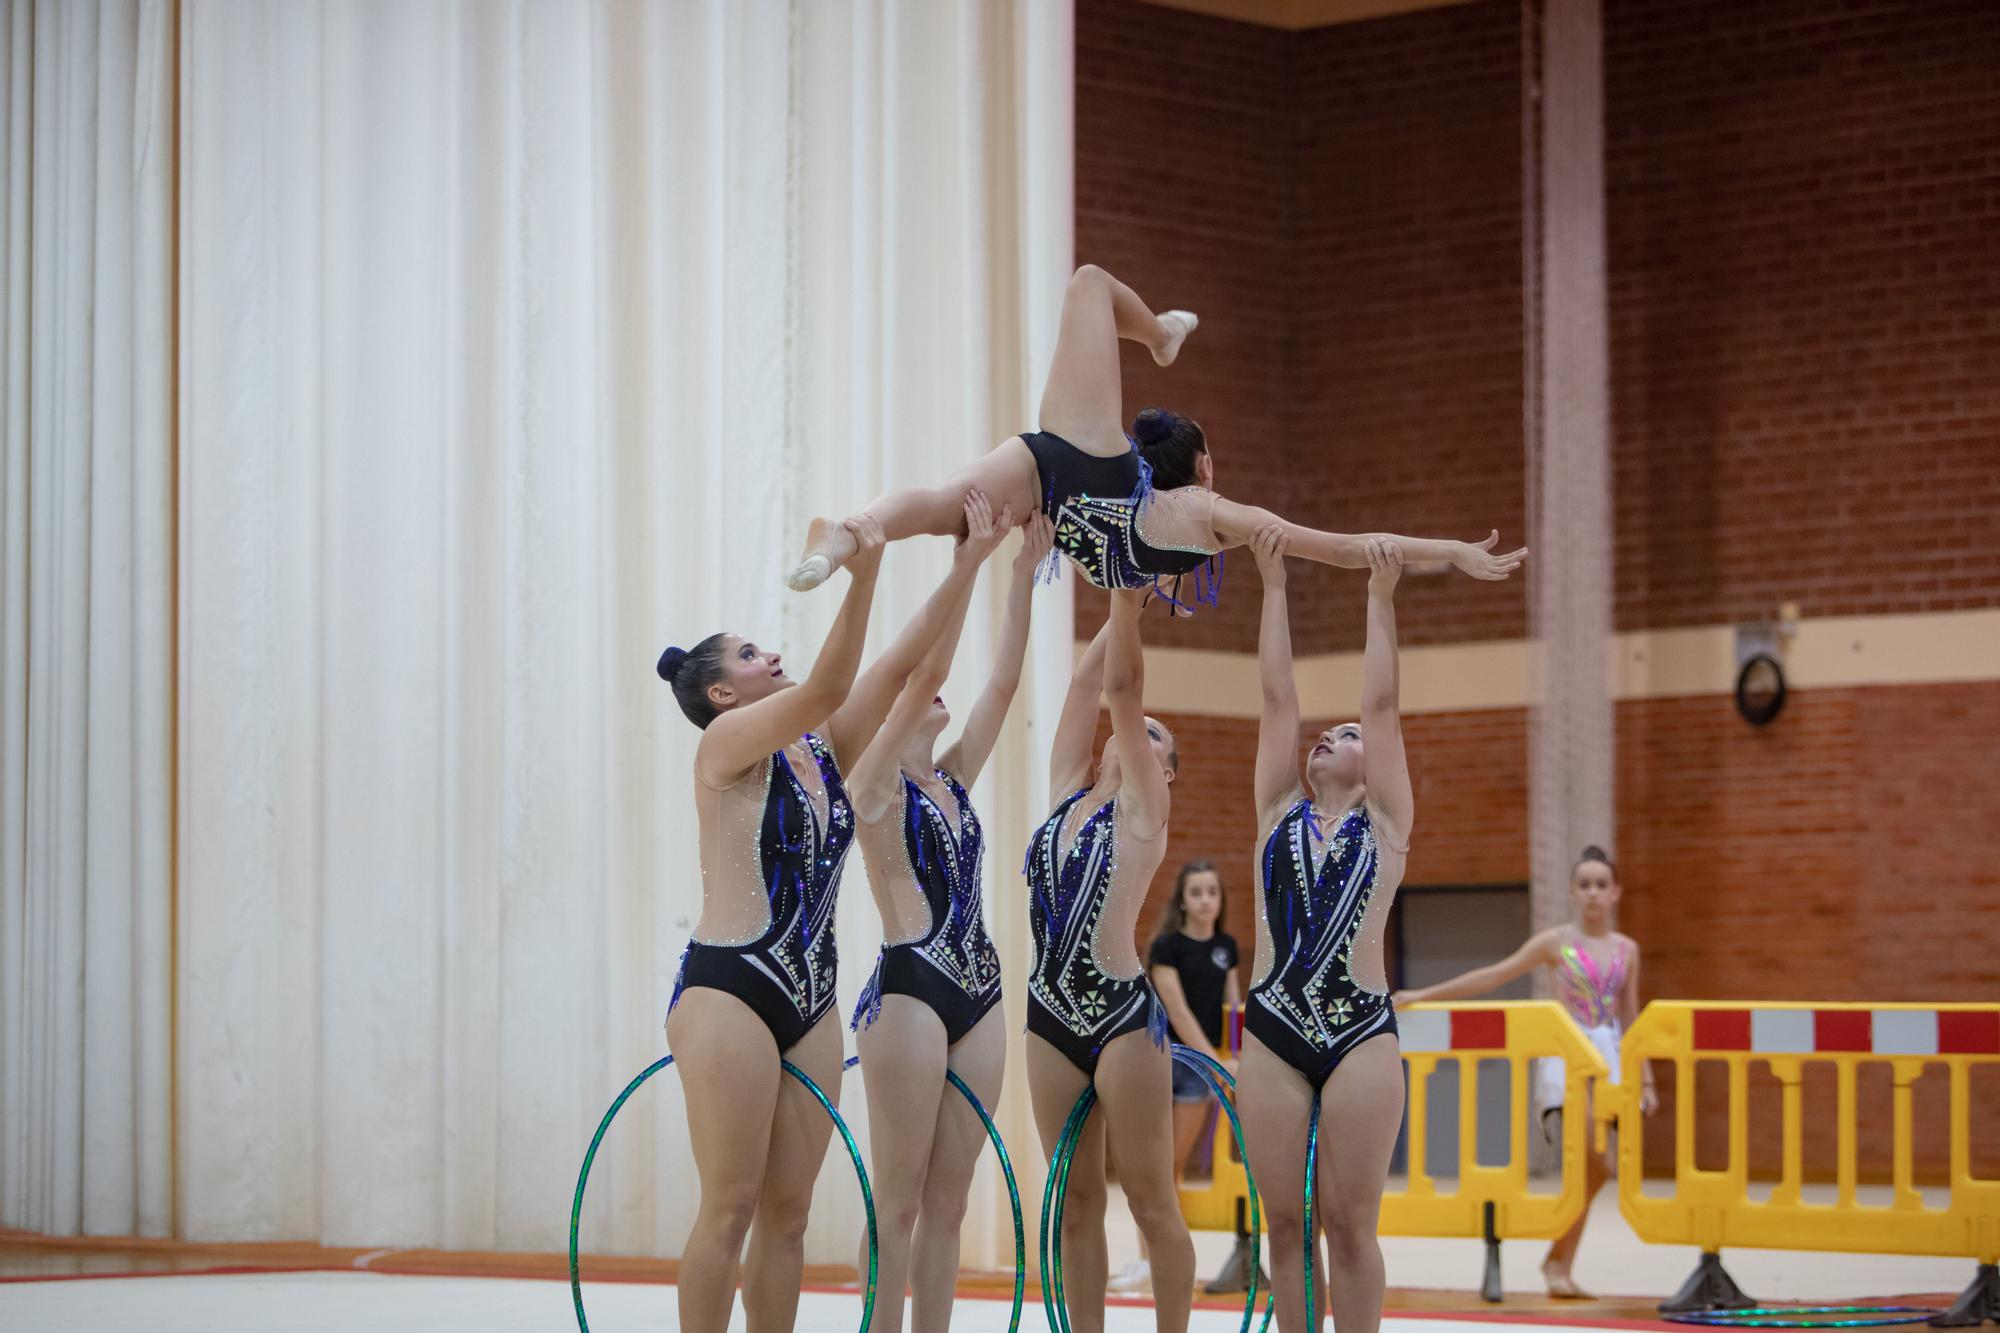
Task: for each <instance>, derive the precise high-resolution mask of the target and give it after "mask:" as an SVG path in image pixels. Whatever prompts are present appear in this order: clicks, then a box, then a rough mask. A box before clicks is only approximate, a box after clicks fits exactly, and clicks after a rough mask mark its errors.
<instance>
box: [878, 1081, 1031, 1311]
mask: <svg viewBox="0 0 2000 1333" xmlns="http://www.w3.org/2000/svg"><path fill="white" fill-rule="evenodd" d="M944 1076H945V1079H946V1080H947V1081H948V1082H949V1083H950V1084H951V1086H953V1087H954V1088H957V1089H958V1090H959V1091H960V1092H961V1093H963V1094H964V1095H965V1100H966V1101H968V1102H970V1103H971V1104H972V1109H973V1112H974V1113H975V1114H976V1115H978V1117H979V1123H980V1124H982V1125H984V1126H986V1137H987V1138H988V1139H989V1140H991V1141H992V1144H993V1151H994V1152H996V1153H998V1154H999V1155H1000V1170H1001V1171H1002V1172H1003V1173H1005V1175H1006V1177H1007V1200H1008V1202H1009V1203H1011V1204H1013V1205H1014V1314H1013V1317H1012V1318H1010V1319H1008V1321H1007V1333H1016V1330H1018V1329H1019V1328H1020V1327H1021V1297H1022V1295H1023V1294H1024V1293H1025V1292H1026V1290H1027V1285H1028V1231H1027V1228H1026V1227H1025V1226H1024V1225H1022V1220H1021V1190H1020V1187H1019V1186H1018V1185H1017V1184H1016V1183H1015V1181H1014V1163H1013V1162H1012V1161H1010V1160H1009V1159H1008V1157H1007V1145H1006V1144H1004V1143H1002V1142H1001V1141H1000V1130H999V1127H998V1126H996V1125H995V1124H994V1123H993V1117H992V1116H990V1115H988V1114H987V1113H986V1107H985V1106H984V1105H982V1104H981V1103H980V1100H979V1098H978V1097H977V1096H975V1095H974V1094H973V1091H972V1089H971V1088H968V1087H967V1086H965V1080H964V1079H962V1078H960V1077H959V1076H958V1075H957V1074H956V1073H954V1072H952V1071H951V1070H949V1069H947V1070H945V1071H944ZM863 1327H866V1325H865V1324H864V1325H863Z"/></svg>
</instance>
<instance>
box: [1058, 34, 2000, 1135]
mask: <svg viewBox="0 0 2000 1333" xmlns="http://www.w3.org/2000/svg"><path fill="white" fill-rule="evenodd" d="M1518 13H1519V11H1518V8H1517V7H1516V6H1514V5H1511V4H1503V3H1498V2H1497V0H1482V2H1481V3H1472V4H1465V5H1459V6H1454V7H1450V8H1445V9H1438V10H1431V11H1425V12H1420V13H1416V14H1409V15H1403V16H1398V17H1393V18H1387V19H1381V20H1376V21H1373V22H1368V23H1360V24H1350V25H1343V26H1340V27H1334V28H1327V29H1321V30H1317V31H1313V32H1309V33H1303V34H1286V33H1280V32H1274V31H1270V30H1264V29H1258V28H1253V27H1249V26H1247V25H1241V24H1233V23H1228V22H1225V21H1221V20H1216V19H1209V18H1204V17H1200V16H1195V15H1189V14H1183V13H1179V12H1177V11H1172V10H1167V9H1162V8H1156V7H1153V6H1149V5H1144V4H1137V3H1130V2H1129V0H1079V4H1078V10H1077V29H1078V41H1079V49H1078V66H1077V78H1078V89H1077V99H1078V100H1077V108H1078V125H1077V154H1078V182H1077V184H1078V190H1077V208H1078V213H1077V244H1078V257H1079V259H1082V260H1090V261H1094V262H1097V263H1101V264H1103V265H1105V266H1106V267H1108V268H1110V269H1112V271H1114V272H1117V273H1119V274H1121V275H1122V276H1124V277H1126V278H1127V279H1128V280H1130V281H1131V282H1133V284H1134V285H1135V286H1136V287H1137V288H1138V290H1139V291H1140V292H1141V293H1142V294H1144V295H1146V296H1148V297H1149V298H1151V299H1153V300H1155V301H1156V302H1158V303H1159V304H1162V305H1167V304H1174V305H1190V306H1192V307H1193V308H1195V309H1197V310H1200V311H1201V313H1202V315H1203V326H1202V330H1201V332H1200V333H1199V334H1198V335H1197V337H1196V341H1195V342H1194V343H1191V344H1190V350H1189V352H1188V355H1187V359H1186V361H1185V362H1184V364H1183V365H1182V366H1177V367H1176V368H1174V369H1173V370H1172V371H1166V372H1163V371H1159V370H1157V369H1155V368H1154V367H1153V366H1152V365H1151V363H1150V361H1148V360H1146V358H1145V356H1144V354H1143V353H1142V352H1138V351H1136V349H1135V350H1134V351H1133V352H1132V353H1130V354H1128V356H1127V359H1126V367H1127V381H1126V389H1127V398H1128V406H1130V407H1133V408H1136V407H1137V406H1140V405H1142V404H1144V403H1146V402H1153V401H1164V402H1167V403H1169V404H1171V405H1174V406H1179V407H1183V408H1184V409H1186V410H1188V411H1191V412H1193V413H1194V414H1195V415H1196V416H1197V417H1199V418H1200V419H1201V420H1202V421H1203V422H1204V424H1205V425H1207V426H1208V427H1209V429H1210V432H1211V436H1212V439H1213V443H1214V446H1215V449H1216V452H1217V468H1218V480H1219V485H1220V487H1221V489H1223V490H1224V491H1225V493H1229V494H1232V495H1235V496H1237V497H1238V498H1241V499H1245V500H1250V501H1254V502H1258V503H1263V504H1268V505H1270V506H1272V507H1273V508H1277V509H1280V510H1282V511H1283V512H1285V513H1287V514H1288V515H1290V516H1292V517H1294V518H1296V519H1298V520H1300V521H1302V522H1308V523H1312V524H1314V525H1315V526H1321V527H1328V528H1336V529H1341V528H1345V529H1354V528H1363V527H1380V528H1390V529H1399V530H1404V531H1411V532H1420V533H1427V534H1428V533H1438V534H1447V535H1459V534H1466V535H1471V534H1475V533H1479V532H1483V531H1484V530H1485V529H1486V528H1488V527H1492V526H1499V527H1501V528H1502V529H1503V530H1504V532H1505V533H1506V535H1508V536H1510V537H1511V536H1513V535H1515V534H1517V533H1518V532H1519V531H1520V527H1521V522H1522V515H1521V488H1522V473H1521V466H1520V453H1521V440H1520V425H1519V419H1520V356H1521V333H1520V328H1521V319H1520V281H1519V273H1520V240H1521V233H1520V226H1519V210H1520V203H1521V198H1520V156H1519V144H1520V138H1519V135H1520V128H1519V120H1518V101H1517V99H1518V95H1519V91H1518V80H1519V66H1518V61H1519V50H1520V33H1519V29H1518ZM1606 29H1607V35H1606V76H1607V99H1606V136H1607V147H1606V151H1607V160H1606V170H1607V185H1608V217H1607V226H1608V241H1609V256H1610V264H1611V275H1610V279H1611V315H1612V337H1613V346H1612V365H1613V385H1612V389H1613V401H1612V410H1613V434H1614V484H1615V487H1616V495H1615V513H1614V517H1615V523H1616V539H1615V549H1614V551H1613V552H1612V555H1613V557H1614V559H1615V579H1616V583H1615V587H1616V617H1617V623H1618V626H1619V628H1620V629H1625V630H1632V629H1648V628H1669V627H1675V626H1684V625H1700V624H1714V623H1728V622H1734V621H1739V620H1747V619H1753V618H1759V617H1762V616H1764V615H1766V614H1768V613H1769V612H1770V611H1771V610H1773V609H1775V607H1776V605H1777V604H1778V603H1780V602H1783V601H1797V602H1798V603H1799V604H1800V606H1801V609H1802V610H1803V612H1804V613H1805V614H1806V615H1808V616H1822V615H1845V614H1872V613H1889V612H1914V611H1943V610H1951V609H1957V608H1966V607H1988V606H1996V605H2000V314H1996V313H1994V312H1995V311H2000V128H1996V127H2000V83H1996V82H1995V81H1994V79H1993V77H1992V73H1991V71H1992V70H1994V69H1996V68H2000V22H1995V20H1994V16H1993V9H1992V6H1991V5H1990V4H1987V3H1984V2H1983V0H1849V2H1848V3H1844V4H1842V5H1839V6H1829V5H1825V4H1823V3H1821V2H1820V0H1770V2H1769V3H1761V4H1758V5H1741V4H1735V3H1731V2H1730V0H1611V2H1610V3H1608V4H1607V18H1606ZM1162 195H1164V196H1166V197H1167V199H1168V202H1170V203H1171V205H1172V207H1162V206H1158V203H1157V200H1158V198H1159V197H1160V196H1162ZM1256 582H1257V580H1256V574H1255V571H1254V568H1252V567H1250V565H1249V562H1248V560H1247V558H1244V559H1239V560H1238V561H1237V563H1236V565H1235V567H1234V568H1232V570H1231V573H1230V575H1229V578H1228V580H1227V582H1226V584H1225V589H1224V605H1223V606H1222V608H1221V609H1220V610H1219V611H1216V612H1205V613H1204V614H1203V615H1202V616H1201V617H1200V618H1199V619H1197V620H1195V621H1192V622H1189V621H1179V622H1168V621H1167V620H1165V619H1164V618H1154V617H1148V622H1147V638H1148V641H1149V642H1153V643H1166V642H1171V643H1174V644H1176V645H1181V646H1190V647H1204V648H1221V649H1229V650H1237V651H1252V650H1254V647H1255V620H1256V609H1257V595H1256ZM1293 589H1294V592H1293V608H1294V619H1295V625H1294V633H1295V640H1296V646H1297V648H1298V650H1299V651H1300V652H1301V653H1313V652H1327V651H1336V650H1349V649H1355V648H1358V647H1359V646H1360V637H1361V629H1362V619H1361V614H1362V607H1363V601H1364V595H1365V594H1364V588H1363V584H1362V580H1361V579H1360V578H1359V576H1356V575H1341V574H1336V573H1332V572H1324V573H1318V572H1311V571H1303V570H1302V571H1300V573H1299V574H1297V575H1295V576H1294V579H1293ZM1525 591H1526V589H1525V584H1524V583H1521V582H1516V583H1513V584H1509V585H1503V586H1500V587H1494V586H1490V585H1476V584H1473V583H1471V582H1469V581H1467V580H1465V579H1463V578H1461V577H1459V576H1456V575H1450V576H1445V577H1442V578H1437V579H1423V578H1411V579H1406V581H1405V586H1404V590H1403V592H1402V593H1401V595H1400V597H1399V602H1400V604H1401V605H1400V608H1399V610H1400V617H1399V619H1400V621H1401V625H1402V629H1403V636H1404V641H1405V642H1406V643H1410V644H1417V643H1444V642H1462V641H1471V640H1480V639H1492V638H1509V637H1516V636H1518V635H1520V634H1521V633H1523V632H1524V629H1525V619H1524V609H1525V600H1524V597H1525ZM1100 607H1101V603H1100V602H1098V601H1097V600H1096V599H1094V598H1080V599H1079V610H1078V617H1077V625H1078V627H1079V632H1080V633H1084V634H1087V633H1089V632H1091V631H1092V630H1094V628H1095V626H1096V624H1097V623H1098V622H1099V620H1100V619H1101V617H1102V612H1101V609H1100ZM1166 720H1167V721H1168V723H1169V724H1170V725H1172V726H1174V727H1175V728H1176V730H1177V732H1178V733H1179V734H1180V736H1181V741H1182V747H1183V753H1184V757H1185V759H1186V764H1187V768H1186V771H1185V773H1184V775H1183V776H1182V778H1181V780H1180V781H1179V783H1178V784H1177V787H1176V792H1175V808H1176V816H1175V820H1174V825H1173V834H1172V839H1171V842H1170V846H1169V850H1168V856H1167V861H1166V873H1165V874H1164V875H1163V877H1162V878H1163V881H1170V878H1171V871H1172V869H1173V868H1174V867H1175V866H1177V865H1178V864H1179V862H1180V861H1181V860H1182V859H1185V858H1188V857H1193V856H1204V857H1209V858H1212V859H1215V860H1216V861H1218V863H1220V864H1221V865H1222V866H1223V868H1224V873H1225V876H1226V879H1227V882H1228V884H1229V885H1230V887H1231V889H1232V892H1233V893H1234V896H1233V897H1232V900H1231V903H1230V912H1229V923H1228V928H1229V929H1230V930H1231V931H1232V933H1235V934H1237V935H1238V937H1239V939H1243V940H1246V941H1247V938H1248V934H1249V924H1250V923H1249V920H1248V915H1247V911H1246V910H1245V909H1246V908H1247V906H1248V896H1247V893H1245V892H1243V890H1246V889H1247V888H1248V885H1249V878H1248V876H1249V865H1250V855H1251V852H1250V843H1251V842H1252V841H1253V840H1254V838H1255V833H1256V830H1255V829H1254V827H1253V825H1254V822H1255V815H1254V812H1252V811H1250V810H1249V809H1248V805H1249V800H1250V796H1249V790H1248V786H1249V774H1250V765H1251V760H1252V754H1253V750H1254V747H1255V743H1256V727H1255V724H1254V722H1249V721H1242V720H1231V719H1215V718H1194V717H1168V718H1167V719H1166ZM1323 721H1325V720H1324V719H1315V720H1313V721H1312V722H1311V723H1310V724H1309V725H1310V726H1313V727H1317V726H1318V725H1320V724H1321V723H1322V722H1323ZM1408 728H1409V737H1410V746H1411V756H1412V765H1413V770H1414V773H1415V777H1416V781H1417V784H1418V804H1419V810H1420V814H1419V819H1420V824H1419V829H1418V833H1417V839H1416V844H1415V847H1414V848H1413V851H1412V861H1411V867H1410V882H1412V883H1494V882H1518V881H1520V880H1523V879H1525V878H1526V875H1527V839H1526V827H1525V825H1526V817H1527V809H1526V792H1525V777H1526V720H1525V716H1524V715H1523V714H1522V713H1520V712H1519V711H1503V712H1497V713H1460V714H1447V715H1436V716H1430V717H1421V718H1412V719H1410V720H1409V722H1408ZM1995 735H2000V684H1983V685H1976V686H1937V687H1922V688H1877V689H1861V690H1815V691H1805V692H1801V693H1795V694H1794V695H1793V697H1792V701H1791V704H1790V706H1789V708H1788V711H1787V713H1786V714H1785V716H1784V717H1783V718H1782V719H1781V720H1780V722H1779V723H1778V724H1777V725H1775V726H1773V727H1771V728H1769V729H1767V730H1765V731H1761V732H1759V731H1752V730H1751V729H1750V728H1748V727H1747V726H1745V725H1744V724H1743V723H1742V722H1741V721H1739V720H1738V719H1737V718H1736V717H1735V715H1734V712H1733V710H1732V709H1731V706H1730V703H1729V701H1728V700H1727V699H1726V698H1722V697H1719V696H1718V697H1714V698H1692V699H1669V700H1652V701H1644V702H1632V703H1626V704H1623V705H1621V706H1620V707H1619V710H1618V759H1619V772H1618V784H1619V786H1618V807H1619V810H1620V820H1619V828H1618V830H1617V840H1616V845H1617V848H1618V850H1619V852H1620V855H1621V858H1622V868H1623V870H1624V872H1625V879H1626V883H1627V888H1628V897H1627V900H1626V901H1627V908H1626V912H1625V924H1626V926H1627V927H1628V928H1629V929H1630V930H1631V931H1632V933H1633V934H1634V935H1635V936H1636V937H1637V938H1638V939H1639V940H1640V941H1641V942H1642V944H1643V945H1644V947H1645V950H1646V968H1645V988H1646V992H1647V993H1648V994H1649V995H1653V996H1658V995H1665V994H1677V995H1690V996H1705V997H1715V998H1755V997H1771V998H1779V997H1783V996H1790V997H1808V998H1824V999H1842V998H1852V999H1876V1000H1892V999H1928V1000H1948V999H1971V998H1980V999H1986V998H1990V997H1991V996H1992V995H1994V994H1996V993H2000V968H1996V966H1995V964H1994V963H1993V962H1992V961H1990V960H1991V959H1993V958H1995V957H2000V894H1996V892H1995V890H1996V888H2000V883H1996V875H1995V871H1994V870H1993V868H1992V857H1991V852H1990V850H1989V846H1988V844H1989V841H1990V838H1989V836H1988V830H1990V829H1991V828H1993V827H1995V826H1996V825H2000V777H1996V776H1994V775H1995V773H1996V772H1997V771H2000V770H1996V768H1995V765H1994V762H1993V760H1992V757H1991V738H1992V737H1994V736H1995ZM1166 886H1167V885H1166V883H1165V882H1163V883H1162V884H1161V885H1158V886H1156V891H1157V892H1164V890H1165V888H1166ZM1151 920H1152V905H1149V908H1148V912H1147V914H1146V916H1145V918H1144V921H1145V922H1146V924H1147V927H1148V928H1149V927H1150V923H1151ZM1702 1091H1703V1097H1702V1101H1703V1104H1704V1106H1705V1107H1707V1102H1708V1096H1709V1094H1708V1090H1707V1089H1705V1088H1704V1089H1703V1090H1702ZM1919 1102H1920V1109H1921V1108H1922V1106H1923V1104H1924V1098H1923V1097H1922V1096H1920V1098H1919ZM1986 1102H1987V1103H1988V1104H1989V1105H1990V1106H1991V1109H1990V1110H1989V1112H1988V1113H1987V1122H1986V1123H1984V1124H1983V1125H1982V1127H1981V1128H1982V1134H1983V1145H1984V1146H1982V1147H1981V1148H1979V1149H1978V1152H1979V1155H1981V1156H1982V1159H1983V1160H1984V1161H1985V1162H1986V1163H1987V1164H1988V1166H1989V1167H1991V1166H1993V1165H1995V1164H1996V1163H2000V1098H1987V1099H1986ZM1707 1109H1708V1110H1709V1111H1710V1112H1711V1113H1712V1111H1713V1109H1714V1108H1713V1107H1707ZM1935 1110H1936V1108H1935V1107H1932V1109H1931V1110H1930V1111H1925V1112H1924V1114H1925V1115H1934V1114H1935ZM1713 1123H1714V1117H1713V1114H1710V1115H1708V1116H1707V1117H1706V1118H1705V1119H1704V1121H1703V1135H1704V1137H1705V1136H1706V1135H1707V1133H1708V1132H1709V1131H1710V1130H1711V1129H1712V1128H1713ZM1664 1141H1665V1138H1664V1136H1654V1138H1653V1143H1654V1144H1655V1145H1658V1144H1661V1143H1663V1142H1664ZM1919 1141H1920V1143H1923V1144H1924V1145H1925V1151H1926V1152H1927V1153H1931V1154H1933V1156H1932V1157H1931V1158H1929V1159H1927V1165H1928V1166H1929V1167H1931V1168H1935V1167H1936V1166H1937V1165H1938V1161H1937V1159H1936V1158H1935V1156H1934V1154H1935V1152H1936V1151H1937V1150H1938V1149H1937V1138H1936V1136H1935V1135H1934V1134H1930V1135H1925V1134H1920V1135H1919ZM1754 1146H1755V1151H1756V1153H1757V1165H1758V1166H1759V1168H1760V1169H1768V1168H1769V1166H1770V1165H1771V1164H1772V1158H1771V1156H1770V1154H1771V1150H1772V1146H1773V1145H1772V1141H1771V1140H1770V1138H1769V1137H1768V1136H1764V1135H1760V1136H1759V1137H1758V1138H1757V1140H1756V1142H1755V1145H1754ZM1812 1146H1813V1148H1814V1152H1813V1154H1812V1157H1811V1159H1812V1160H1814V1161H1818V1162H1824V1161H1825V1160H1826V1157H1825V1150H1827V1149H1828V1147H1829V1146H1830V1145H1828V1144H1826V1143H1822V1142H1817V1141H1816V1142H1815V1143H1814V1144H1813V1145H1812ZM1884 1146H1885V1145H1884V1144H1882V1143H1880V1142H1875V1141H1869V1140H1865V1141H1864V1147H1865V1149H1866V1151H1867V1154H1868V1161H1869V1163H1870V1164H1871V1169H1872V1168H1873V1167H1874V1166H1879V1163H1880V1161H1881V1160H1882V1158H1881V1152H1882V1150H1883V1148H1884ZM1655 1164H1656V1165H1658V1164H1659V1159H1655Z"/></svg>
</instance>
